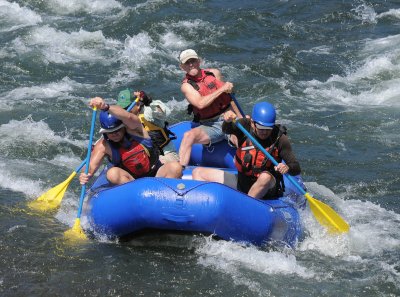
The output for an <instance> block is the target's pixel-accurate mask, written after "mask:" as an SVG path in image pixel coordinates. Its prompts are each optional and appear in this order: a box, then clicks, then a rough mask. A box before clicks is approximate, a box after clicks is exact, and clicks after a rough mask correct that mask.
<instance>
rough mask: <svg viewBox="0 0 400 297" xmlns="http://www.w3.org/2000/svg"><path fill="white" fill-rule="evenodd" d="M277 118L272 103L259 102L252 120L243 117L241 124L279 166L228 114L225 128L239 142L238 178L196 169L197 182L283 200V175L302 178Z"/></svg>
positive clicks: (210, 170) (217, 171)
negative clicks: (276, 164)
mask: <svg viewBox="0 0 400 297" xmlns="http://www.w3.org/2000/svg"><path fill="white" fill-rule="evenodd" d="M275 118H276V112H275V108H274V106H273V105H272V104H271V103H269V102H259V103H257V104H255V105H254V107H253V111H252V114H251V118H242V119H239V120H238V122H239V123H240V124H241V125H242V126H243V127H244V128H245V129H246V130H247V131H249V132H250V134H251V135H252V136H253V137H254V139H255V140H257V141H258V142H259V143H260V144H261V145H262V147H263V148H265V150H266V151H267V152H269V153H270V154H271V155H272V156H273V157H274V159H275V160H276V161H277V162H278V163H279V164H278V166H274V165H273V164H272V162H271V161H270V160H269V159H268V157H267V156H265V155H264V154H263V153H262V152H261V150H260V149H258V148H257V147H256V146H255V145H254V144H253V143H252V142H251V140H250V139H249V138H248V137H247V136H246V135H245V134H244V133H243V132H242V131H241V130H240V129H239V128H238V127H237V126H236V125H235V124H234V123H233V120H235V119H236V115H235V114H234V113H233V112H230V111H228V112H226V113H225V115H224V119H225V121H224V124H223V125H222V129H223V131H224V132H225V133H227V134H233V135H235V136H236V137H237V139H238V143H237V150H236V155H235V165H236V168H237V170H238V174H237V176H236V175H235V174H232V173H227V172H224V171H223V170H220V169H214V168H206V167H198V168H195V169H194V170H193V173H192V174H193V179H196V180H203V181H214V182H219V183H223V184H226V185H228V186H230V187H232V188H235V189H238V190H239V191H241V192H243V193H246V194H247V195H249V196H251V197H253V198H257V199H276V198H278V197H281V196H282V195H283V192H284V189H285V187H284V183H283V175H284V174H286V173H288V174H290V175H298V174H300V172H301V169H300V164H299V162H298V161H297V159H296V157H295V155H294V153H293V151H292V146H291V144H290V142H289V139H288V137H287V136H286V128H285V127H284V126H281V125H278V124H275ZM283 161H284V162H283Z"/></svg>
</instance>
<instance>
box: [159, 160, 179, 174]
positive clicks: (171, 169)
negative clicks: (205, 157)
mask: <svg viewBox="0 0 400 297" xmlns="http://www.w3.org/2000/svg"><path fill="white" fill-rule="evenodd" d="M156 176H157V177H166V178H182V166H181V164H179V163H178V162H176V161H174V162H168V163H165V164H164V165H162V166H161V167H160V168H159V169H158V171H157V174H156Z"/></svg>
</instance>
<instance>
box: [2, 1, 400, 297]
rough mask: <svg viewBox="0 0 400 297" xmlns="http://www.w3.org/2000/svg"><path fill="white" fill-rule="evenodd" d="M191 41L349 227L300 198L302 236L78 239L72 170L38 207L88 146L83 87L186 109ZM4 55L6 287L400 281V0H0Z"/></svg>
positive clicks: (334, 286) (136, 291) (264, 287)
mask: <svg viewBox="0 0 400 297" xmlns="http://www.w3.org/2000/svg"><path fill="white" fill-rule="evenodd" d="M186 48H193V49H195V50H196V51H197V52H198V53H199V55H200V56H201V57H202V59H203V66H204V67H216V68H219V69H220V70H221V71H222V73H223V75H224V77H225V80H227V81H231V82H232V83H233V84H234V86H235V92H236V97H237V99H238V100H239V103H240V105H241V106H242V108H243V109H244V111H245V112H246V113H250V112H251V108H252V106H253V104H254V103H255V102H259V101H262V100H267V101H269V102H271V103H273V104H274V105H275V106H276V107H277V112H278V119H279V122H280V123H282V124H284V125H286V126H287V128H288V135H289V137H290V139H291V142H292V145H293V149H294V151H295V153H296V155H297V157H298V159H299V161H300V163H301V167H302V170H303V171H302V175H303V179H304V181H305V184H306V186H307V187H308V190H309V192H310V193H312V194H313V196H314V197H315V198H317V199H319V200H321V201H323V202H324V203H326V204H328V205H330V206H331V207H332V208H334V209H335V210H336V211H337V212H338V213H339V214H340V215H341V216H342V217H343V218H345V219H346V221H348V222H349V224H350V225H351V229H350V232H349V233H348V234H345V235H343V236H328V235H327V234H326V232H325V230H324V229H323V228H322V227H321V226H320V225H319V224H318V223H317V222H316V221H315V219H314V217H313V215H312V214H311V212H310V210H309V208H307V209H306V210H305V211H303V212H301V217H302V222H303V224H304V228H305V232H304V238H303V240H302V241H300V242H299V243H298V244H297V246H296V248H295V249H294V250H291V249H277V248H276V249H270V248H256V247H253V246H244V245H240V244H237V243H232V242H226V241H216V240H213V239H211V238H208V237H202V236H192V235H186V236H176V235H162V236H152V237H148V238H145V239H142V240H133V241H131V242H128V243H118V242H110V241H107V240H98V241H88V242H86V243H84V244H81V245H68V244H66V242H65V241H64V240H63V232H64V231H65V230H68V229H69V228H71V226H72V224H73V223H74V219H75V217H76V212H77V207H78V199H79V194H80V185H79V184H78V182H77V181H76V180H74V181H73V182H71V184H70V185H69V187H68V190H67V192H66V194H65V196H64V199H63V201H62V205H61V207H60V209H59V210H57V211H56V212H53V213H45V214H37V213H35V212H32V211H30V209H29V208H28V207H27V203H28V202H29V201H32V200H34V199H36V198H37V197H38V196H40V195H41V194H42V193H44V192H46V191H47V190H49V189H50V188H52V187H54V186H56V185H57V184H59V183H61V182H62V181H64V180H65V179H66V178H67V177H68V176H69V175H70V174H71V173H72V172H73V170H74V169H75V168H76V167H77V166H78V165H79V164H80V163H81V161H82V160H83V159H84V158H85V156H86V146H87V143H88V134H89V126H90V120H91V109H90V108H89V107H88V106H87V103H88V100H89V98H91V97H94V96H101V97H103V98H106V100H107V101H108V102H110V103H114V102H115V98H116V95H117V94H118V92H119V91H120V90H121V89H123V88H126V87H132V88H134V89H139V90H140V89H143V90H146V91H147V92H148V93H149V94H150V95H151V96H153V98H154V99H159V100H162V101H163V102H165V103H166V104H167V105H168V106H169V107H171V108H172V109H173V112H172V115H171V117H170V119H169V121H170V123H175V122H178V121H181V120H187V119H189V117H188V115H187V114H186V101H185V99H184V98H183V96H182V94H181V93H180V84H181V80H182V78H183V74H184V73H183V72H182V71H181V70H180V69H179V65H178V60H177V56H178V54H179V53H180V51H181V50H183V49H186ZM0 61H1V70H0V138H1V141H0V228H1V237H0V295H1V296H399V295H400V204H399V201H400V200H399V199H400V144H399V130H400V4H399V2H398V1H394V0H392V1H389V0H388V1H383V0H382V1H377V0H375V1H372V0H371V1H339V0H331V1H309V0H308V1H306V0H298V1H289V0H288V1H283V0H282V1H278V0H275V1H255V0H246V1H243V0H242V1H238V0H231V1H221V0H220V1H218V0H214V1H211V0H182V1H180V0H176V1H174V0H147V1H145V0H143V1H128V0H126V1H115V0H68V1H66V0H40V1H38V0H35V1H34V0H25V1H23V0H17V1H6V0H0ZM97 128H98V126H97ZM97 131H98V129H96V137H98V136H99V134H98V133H97ZM249 215H251V214H249Z"/></svg>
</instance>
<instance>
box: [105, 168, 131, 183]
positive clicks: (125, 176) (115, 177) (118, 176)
mask: <svg viewBox="0 0 400 297" xmlns="http://www.w3.org/2000/svg"><path fill="white" fill-rule="evenodd" d="M107 180H108V181H109V182H110V183H112V184H115V185H121V184H124V183H127V182H129V181H131V180H134V178H133V177H132V175H130V174H129V173H128V172H126V171H125V170H123V169H121V168H119V167H112V168H110V169H109V170H108V171H107Z"/></svg>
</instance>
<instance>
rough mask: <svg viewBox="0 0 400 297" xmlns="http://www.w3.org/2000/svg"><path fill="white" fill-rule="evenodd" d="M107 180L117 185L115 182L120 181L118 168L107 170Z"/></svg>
mask: <svg viewBox="0 0 400 297" xmlns="http://www.w3.org/2000/svg"><path fill="white" fill-rule="evenodd" d="M107 180H108V181H109V182H110V183H113V184H115V182H116V181H117V180H118V167H111V168H110V169H108V170H107Z"/></svg>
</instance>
